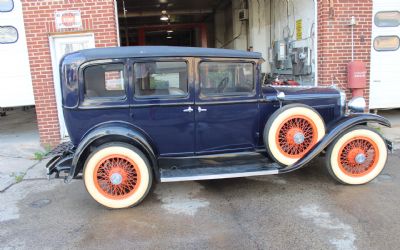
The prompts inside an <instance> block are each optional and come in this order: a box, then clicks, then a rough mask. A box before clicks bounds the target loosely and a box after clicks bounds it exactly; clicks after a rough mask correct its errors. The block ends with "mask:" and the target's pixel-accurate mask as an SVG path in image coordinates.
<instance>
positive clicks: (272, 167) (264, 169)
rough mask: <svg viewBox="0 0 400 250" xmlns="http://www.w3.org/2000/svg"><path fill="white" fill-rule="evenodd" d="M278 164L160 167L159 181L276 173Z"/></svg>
mask: <svg viewBox="0 0 400 250" xmlns="http://www.w3.org/2000/svg"><path fill="white" fill-rule="evenodd" d="M278 167H279V166H278V165H277V164H276V163H271V164H267V165H261V166H257V165H255V166H254V165H253V166H248V165H242V166H230V167H198V168H181V169H161V170H160V176H161V178H160V180H161V182H177V181H195V180H212V179H226V178H237V177H247V176H258V175H272V174H278V172H279V171H278Z"/></svg>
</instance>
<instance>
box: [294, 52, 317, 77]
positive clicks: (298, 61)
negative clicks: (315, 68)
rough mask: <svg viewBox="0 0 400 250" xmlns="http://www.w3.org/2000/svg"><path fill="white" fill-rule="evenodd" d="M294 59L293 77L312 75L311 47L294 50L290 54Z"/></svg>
mask: <svg viewBox="0 0 400 250" xmlns="http://www.w3.org/2000/svg"><path fill="white" fill-rule="evenodd" d="M290 57H291V59H292V70H293V75H295V76H300V75H309V74H311V71H312V68H311V50H310V48H309V47H297V48H292V53H291V54H290Z"/></svg>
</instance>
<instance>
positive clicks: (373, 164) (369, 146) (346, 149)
mask: <svg viewBox="0 0 400 250" xmlns="http://www.w3.org/2000/svg"><path fill="white" fill-rule="evenodd" d="M386 160H387V147H386V142H385V140H384V139H383V138H382V136H381V135H380V134H378V133H377V132H376V131H375V130H373V129H371V128H369V127H367V126H356V127H354V128H351V129H349V130H348V131H346V132H344V133H343V134H342V135H340V136H339V137H338V138H336V139H335V141H333V142H332V143H331V145H330V146H329V148H328V150H327V153H326V166H327V168H328V172H329V173H330V175H331V176H332V177H333V178H334V179H336V180H337V181H339V182H341V183H344V184H351V185H359V184H365V183H368V182H370V181H371V180H373V179H374V178H375V177H377V176H378V175H379V173H381V172H382V170H383V168H384V167H385V164H386Z"/></svg>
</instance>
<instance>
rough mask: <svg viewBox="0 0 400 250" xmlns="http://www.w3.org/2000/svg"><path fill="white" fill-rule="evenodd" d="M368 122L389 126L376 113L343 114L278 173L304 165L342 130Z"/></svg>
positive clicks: (388, 123) (384, 119) (290, 170)
mask: <svg viewBox="0 0 400 250" xmlns="http://www.w3.org/2000/svg"><path fill="white" fill-rule="evenodd" d="M368 122H374V123H379V124H381V125H383V126H386V127H391V124H390V122H389V120H387V119H386V118H384V117H382V116H378V115H373V114H363V113H360V114H350V115H348V116H344V117H342V118H340V119H339V120H337V121H336V122H334V123H333V124H331V125H330V126H329V128H328V130H327V133H326V135H325V136H324V137H323V138H322V140H320V141H319V142H318V143H317V144H315V145H314V147H313V148H312V149H311V150H310V151H309V152H307V153H306V154H305V155H304V156H303V157H302V158H301V159H299V160H298V161H297V162H296V163H294V164H293V165H291V166H288V167H286V168H283V169H280V170H279V173H288V172H292V171H295V170H297V169H300V168H302V167H304V166H305V165H306V164H307V163H309V162H310V161H311V160H312V159H314V158H315V157H316V156H318V155H319V154H320V153H321V152H322V151H323V150H324V149H325V148H326V147H328V146H329V144H330V143H331V142H332V141H333V140H335V139H336V138H337V137H338V136H340V135H341V134H342V133H343V132H345V131H347V130H348V129H350V128H352V127H354V126H356V125H361V124H366V123H368ZM389 144H390V143H388V147H389V148H390V147H391V145H389Z"/></svg>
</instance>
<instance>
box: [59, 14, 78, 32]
mask: <svg viewBox="0 0 400 250" xmlns="http://www.w3.org/2000/svg"><path fill="white" fill-rule="evenodd" d="M54 18H55V22H56V29H57V30H60V29H71V28H78V29H79V28H82V18H81V12H80V11H79V10H63V11H56V12H54Z"/></svg>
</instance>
